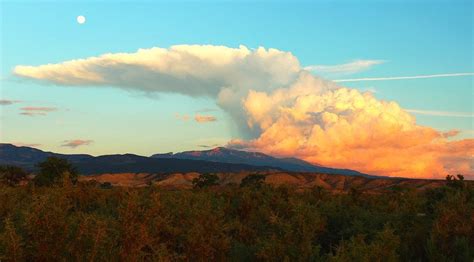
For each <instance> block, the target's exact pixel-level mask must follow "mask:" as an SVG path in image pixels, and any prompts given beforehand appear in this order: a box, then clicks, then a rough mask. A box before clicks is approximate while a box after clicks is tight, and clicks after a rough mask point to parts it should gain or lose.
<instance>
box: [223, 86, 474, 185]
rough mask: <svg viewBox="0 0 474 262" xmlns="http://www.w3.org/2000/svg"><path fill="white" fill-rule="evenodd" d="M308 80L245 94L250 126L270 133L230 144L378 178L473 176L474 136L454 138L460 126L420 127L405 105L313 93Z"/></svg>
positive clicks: (343, 91)
mask: <svg viewBox="0 0 474 262" xmlns="http://www.w3.org/2000/svg"><path fill="white" fill-rule="evenodd" d="M302 84H303V85H304V83H301V82H297V83H296V84H295V85H293V86H292V87H290V88H285V89H279V90H275V91H273V92H272V93H265V92H255V91H251V92H249V94H248V96H247V97H246V98H245V99H244V108H245V109H246V111H247V114H248V116H249V119H248V121H249V125H251V126H256V128H260V130H262V132H261V134H260V135H259V137H257V138H255V139H252V140H248V141H244V140H235V141H232V142H231V143H230V146H236V147H239V148H247V149H250V150H257V151H262V152H265V153H269V154H272V155H279V156H296V157H299V158H302V159H304V160H307V161H309V162H312V163H318V164H321V165H325V166H333V167H341V168H351V169H356V170H359V171H362V172H366V173H370V174H376V175H385V176H401V177H420V178H421V177H423V178H434V177H436V178H442V177H444V176H446V174H448V173H463V174H466V175H468V176H472V175H473V171H472V165H473V160H472V155H473V154H474V140H473V139H465V140H461V141H453V142H450V141H448V140H447V137H450V136H454V135H457V133H458V132H457V131H451V132H447V133H442V132H439V131H436V130H434V129H432V128H429V127H423V126H419V125H417V124H416V121H415V118H414V117H413V116H412V115H410V114H409V113H408V112H407V111H405V110H403V109H402V108H400V106H399V105H398V104H397V103H395V102H386V101H379V100H377V99H376V98H375V97H374V96H373V95H372V94H371V93H369V92H366V93H361V92H359V91H357V90H355V89H348V88H337V89H332V90H330V89H329V90H324V88H317V87H313V89H314V90H320V91H319V92H311V93H308V92H304V90H305V88H303V87H302V86H301V85H302ZM306 84H309V85H314V84H315V83H311V82H306ZM306 89H311V88H310V87H307V88H306Z"/></svg>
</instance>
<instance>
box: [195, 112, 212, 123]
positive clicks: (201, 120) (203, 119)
mask: <svg viewBox="0 0 474 262" xmlns="http://www.w3.org/2000/svg"><path fill="white" fill-rule="evenodd" d="M194 120H195V121H196V122H198V123H207V122H214V121H216V120H217V118H216V117H215V116H206V115H200V114H196V116H194Z"/></svg>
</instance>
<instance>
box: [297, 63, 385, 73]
mask: <svg viewBox="0 0 474 262" xmlns="http://www.w3.org/2000/svg"><path fill="white" fill-rule="evenodd" d="M383 63H385V61H384V60H355V61H352V62H349V63H345V64H340V65H310V66H306V67H305V68H304V69H306V70H308V71H312V72H315V73H320V74H354V73H357V72H361V71H365V70H368V69H369V68H371V67H373V66H375V65H379V64H383Z"/></svg>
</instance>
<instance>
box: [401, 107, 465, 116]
mask: <svg viewBox="0 0 474 262" xmlns="http://www.w3.org/2000/svg"><path fill="white" fill-rule="evenodd" d="M406 111H408V112H410V113H413V114H419V115H428V116H448V117H474V113H472V112H451V111H431V110H418V109H406Z"/></svg>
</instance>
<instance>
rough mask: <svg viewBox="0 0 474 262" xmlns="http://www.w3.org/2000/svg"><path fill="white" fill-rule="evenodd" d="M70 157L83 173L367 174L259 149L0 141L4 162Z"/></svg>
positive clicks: (31, 167)
mask: <svg viewBox="0 0 474 262" xmlns="http://www.w3.org/2000/svg"><path fill="white" fill-rule="evenodd" d="M50 156H56V157H61V158H65V159H67V160H69V161H70V162H71V163H73V165H74V166H76V167H77V168H78V170H79V172H80V173H81V174H84V175H92V174H104V173H170V172H200V173H208V172H244V171H245V172H252V171H255V172H256V171H288V172H311V173H321V174H340V175H350V176H366V177H370V176H369V175H367V174H363V173H360V172H357V171H354V170H350V169H337V168H329V167H323V166H317V165H312V164H310V163H308V162H306V161H303V160H300V159H297V158H276V157H272V156H269V155H266V154H263V153H259V152H246V151H239V150H235V149H229V148H224V147H217V148H214V149H211V150H203V151H185V152H180V153H175V154H173V153H166V154H154V155H152V156H151V157H145V156H139V155H134V154H123V155H119V154H116V155H102V156H92V155H88V154H59V153H53V152H45V151H42V150H39V149H36V148H32V147H25V146H21V147H20V146H15V145H12V144H0V164H1V165H15V166H20V167H23V168H24V169H26V170H28V171H33V172H34V171H35V170H36V165H37V164H38V163H39V162H41V161H44V160H45V159H46V158H47V157H50Z"/></svg>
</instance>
